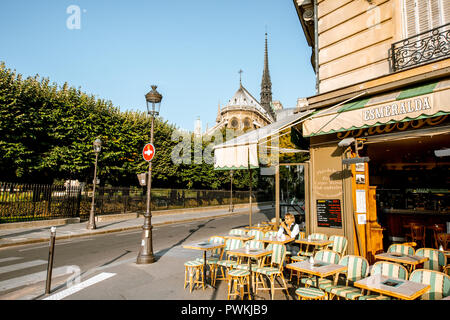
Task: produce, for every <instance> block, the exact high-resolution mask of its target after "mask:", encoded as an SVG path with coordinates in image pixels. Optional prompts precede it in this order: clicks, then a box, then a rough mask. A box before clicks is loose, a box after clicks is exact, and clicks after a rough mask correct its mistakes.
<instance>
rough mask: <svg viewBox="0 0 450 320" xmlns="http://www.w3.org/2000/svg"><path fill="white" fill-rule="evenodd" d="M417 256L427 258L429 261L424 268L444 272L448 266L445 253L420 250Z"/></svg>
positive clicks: (433, 250)
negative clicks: (446, 265)
mask: <svg viewBox="0 0 450 320" xmlns="http://www.w3.org/2000/svg"><path fill="white" fill-rule="evenodd" d="M416 255H417V256H421V257H427V258H428V259H429V260H428V261H425V262H424V263H423V268H424V269H428V270H435V271H440V272H442V271H443V270H444V267H445V264H446V257H445V254H444V252H442V251H439V250H437V249H432V248H420V249H417V251H416Z"/></svg>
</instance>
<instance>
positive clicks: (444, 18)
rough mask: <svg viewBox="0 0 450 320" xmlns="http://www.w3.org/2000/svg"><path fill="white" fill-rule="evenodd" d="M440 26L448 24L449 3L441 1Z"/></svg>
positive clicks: (449, 19)
mask: <svg viewBox="0 0 450 320" xmlns="http://www.w3.org/2000/svg"><path fill="white" fill-rule="evenodd" d="M441 8H442V9H441V12H442V24H447V23H450V1H448V0H441Z"/></svg>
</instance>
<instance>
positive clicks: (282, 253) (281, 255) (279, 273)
mask: <svg viewBox="0 0 450 320" xmlns="http://www.w3.org/2000/svg"><path fill="white" fill-rule="evenodd" d="M285 258H286V246H285V245H284V244H273V246H272V255H271V256H270V265H269V266H265V267H259V268H256V269H255V273H256V275H257V276H256V281H255V282H256V283H255V285H256V292H258V290H270V293H271V298H272V300H273V299H274V296H275V291H276V290H285V291H286V294H288V288H287V284H286V281H285V279H284V276H283V265H284V259H285ZM264 276H265V277H266V278H267V279H268V280H269V282H270V288H267V287H266V284H265V282H264ZM258 278H259V279H260V280H261V281H258ZM277 278H280V279H281V281H282V282H283V285H282V286H280V287H276V286H275V280H277ZM260 284H262V285H263V288H260V287H259V285H260Z"/></svg>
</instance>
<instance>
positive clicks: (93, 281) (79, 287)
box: [44, 272, 116, 300]
mask: <svg viewBox="0 0 450 320" xmlns="http://www.w3.org/2000/svg"><path fill="white" fill-rule="evenodd" d="M115 275H116V274H115V273H108V272H102V273H100V274H98V275H96V276H95V277H92V278H90V279H88V280H86V281H83V282H80V283H79V284H76V285H74V286H73V287H70V288H68V289H66V290H63V291H61V292H58V293H55V294H54V295H52V296H50V297H47V298H45V299H44V300H61V299H64V298H65V297H68V296H70V295H72V294H74V293H77V292H78V291H80V290H83V289H84V288H87V287H89V286H92V285H93V284H96V283H98V282H100V281H103V280H106V279H108V278H111V277H113V276H115Z"/></svg>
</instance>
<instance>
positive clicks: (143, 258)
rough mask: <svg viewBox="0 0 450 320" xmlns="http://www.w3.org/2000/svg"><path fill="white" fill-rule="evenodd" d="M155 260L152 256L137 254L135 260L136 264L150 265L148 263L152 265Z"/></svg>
mask: <svg viewBox="0 0 450 320" xmlns="http://www.w3.org/2000/svg"><path fill="white" fill-rule="evenodd" d="M155 261H156V260H155V256H154V255H153V254H148V255H141V254H139V255H138V257H137V260H136V263H137V264H150V263H154V262H155Z"/></svg>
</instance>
